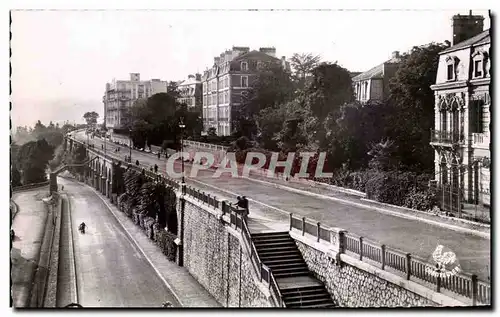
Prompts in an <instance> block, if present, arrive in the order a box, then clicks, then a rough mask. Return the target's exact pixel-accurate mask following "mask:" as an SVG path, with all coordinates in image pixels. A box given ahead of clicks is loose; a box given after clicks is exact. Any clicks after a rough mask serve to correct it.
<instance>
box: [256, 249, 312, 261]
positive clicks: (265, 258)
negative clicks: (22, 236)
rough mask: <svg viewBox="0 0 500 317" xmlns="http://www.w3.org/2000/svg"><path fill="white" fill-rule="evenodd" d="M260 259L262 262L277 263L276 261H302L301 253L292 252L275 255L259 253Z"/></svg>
mask: <svg viewBox="0 0 500 317" xmlns="http://www.w3.org/2000/svg"><path fill="white" fill-rule="evenodd" d="M259 258H260V260H261V261H262V262H266V261H276V260H298V259H302V260H304V259H303V258H302V255H301V254H300V252H299V251H296V252H295V251H290V252H280V253H279V254H274V253H265V254H261V253H259Z"/></svg>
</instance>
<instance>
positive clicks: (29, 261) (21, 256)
mask: <svg viewBox="0 0 500 317" xmlns="http://www.w3.org/2000/svg"><path fill="white" fill-rule="evenodd" d="M48 189H49V188H48V186H46V187H43V188H42V189H35V190H29V191H23V192H19V193H14V194H13V197H12V199H13V200H14V201H15V202H16V204H17V205H18V206H19V211H18V213H17V215H16V217H15V218H14V221H13V223H12V229H13V230H14V231H15V234H16V237H15V239H14V241H13V243H12V250H11V261H12V269H11V279H12V299H13V305H14V307H28V306H29V293H30V289H31V285H32V282H33V279H34V274H35V270H36V268H37V266H38V260H39V257H40V247H41V245H42V241H43V236H44V229H45V222H46V220H47V214H48V212H47V211H48V209H47V208H46V206H45V204H44V202H43V201H42V198H46V197H47V196H48V193H49V191H48Z"/></svg>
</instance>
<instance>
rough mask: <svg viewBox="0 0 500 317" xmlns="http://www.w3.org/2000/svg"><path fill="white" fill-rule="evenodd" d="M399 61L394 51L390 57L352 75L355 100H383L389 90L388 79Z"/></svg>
mask: <svg viewBox="0 0 500 317" xmlns="http://www.w3.org/2000/svg"><path fill="white" fill-rule="evenodd" d="M400 62H401V57H400V55H399V52H398V51H395V52H393V53H392V58H391V59H389V60H387V61H385V62H383V63H382V64H380V65H377V66H375V67H373V68H372V69H370V70H368V71H366V72H363V73H361V74H359V75H357V76H355V77H353V79H352V82H353V86H354V93H355V95H356V100H357V101H359V102H361V103H366V102H368V101H369V100H383V99H384V98H385V97H386V96H387V94H388V91H389V81H390V80H391V78H392V77H393V76H394V74H395V73H396V71H397V70H398V67H399V65H400Z"/></svg>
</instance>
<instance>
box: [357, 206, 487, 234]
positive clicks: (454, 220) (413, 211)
mask: <svg viewBox="0 0 500 317" xmlns="http://www.w3.org/2000/svg"><path fill="white" fill-rule="evenodd" d="M361 200H362V201H366V202H368V203H372V204H377V205H381V206H387V207H392V208H396V209H400V210H401V211H403V212H411V213H418V214H421V215H423V216H424V217H429V218H435V220H445V221H450V222H456V223H462V224H463V225H468V226H475V227H479V228H483V229H487V230H490V229H491V227H490V225H488V224H485V223H480V222H474V221H470V220H467V219H461V218H453V217H447V216H442V215H435V214H433V213H428V212H425V211H422V210H417V209H411V208H407V207H402V206H395V205H390V204H386V203H382V202H380V201H376V200H372V199H368V198H361ZM431 220H432V219H431ZM466 229H471V228H466ZM471 230H478V229H471ZM478 231H479V230H478Z"/></svg>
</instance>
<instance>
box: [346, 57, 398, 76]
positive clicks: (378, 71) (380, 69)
mask: <svg viewBox="0 0 500 317" xmlns="http://www.w3.org/2000/svg"><path fill="white" fill-rule="evenodd" d="M400 62H401V58H400V57H393V58H391V59H389V60H387V61H385V62H383V63H382V64H380V65H377V66H375V67H373V68H372V69H370V70H367V71H366V72H364V73H361V74H359V75H357V76H355V77H353V78H352V80H353V81H361V80H365V79H376V78H380V79H381V78H383V77H384V65H385V64H398V63H400Z"/></svg>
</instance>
